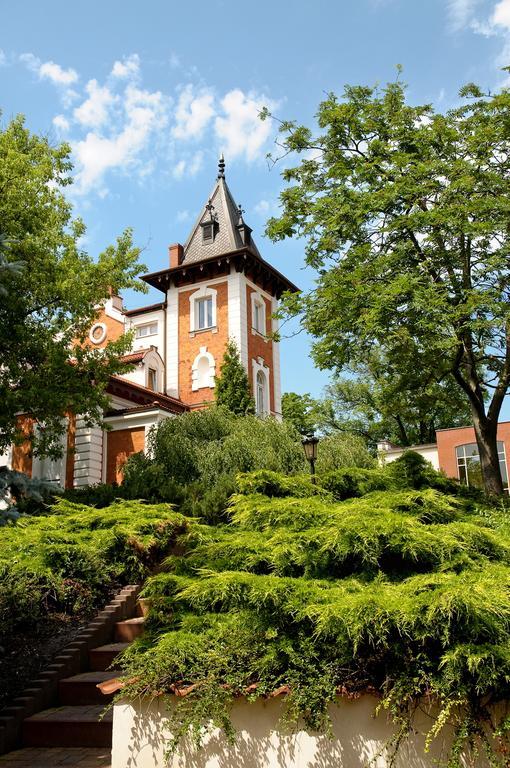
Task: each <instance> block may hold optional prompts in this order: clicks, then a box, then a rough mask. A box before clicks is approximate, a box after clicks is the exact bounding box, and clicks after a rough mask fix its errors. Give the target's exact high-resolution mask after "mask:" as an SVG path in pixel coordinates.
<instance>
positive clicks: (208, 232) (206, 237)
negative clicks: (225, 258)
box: [202, 222, 214, 243]
mask: <svg viewBox="0 0 510 768" xmlns="http://www.w3.org/2000/svg"><path fill="white" fill-rule="evenodd" d="M213 239H214V224H213V222H211V223H207V224H202V241H203V242H204V243H210V242H212V240H213Z"/></svg>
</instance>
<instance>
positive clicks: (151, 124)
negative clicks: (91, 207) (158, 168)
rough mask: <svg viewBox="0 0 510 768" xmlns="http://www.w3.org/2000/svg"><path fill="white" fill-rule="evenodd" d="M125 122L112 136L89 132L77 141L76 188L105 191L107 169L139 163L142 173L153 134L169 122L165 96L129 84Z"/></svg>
mask: <svg viewBox="0 0 510 768" xmlns="http://www.w3.org/2000/svg"><path fill="white" fill-rule="evenodd" d="M123 106H124V112H123V124H122V125H121V127H120V128H119V129H118V130H117V131H115V130H114V131H113V132H112V134H111V135H110V136H104V135H102V134H101V133H99V132H93V131H91V132H89V133H87V135H86V137H85V138H84V139H83V140H81V141H77V142H74V144H73V149H74V154H75V157H76V159H77V166H78V174H77V178H76V181H77V184H76V189H77V191H78V193H81V194H83V193H86V192H88V191H89V190H90V189H92V188H96V189H99V190H104V186H105V185H104V176H105V174H106V172H107V171H108V170H113V169H117V170H121V171H127V170H128V169H132V168H134V167H135V168H136V166H137V165H139V168H140V170H141V172H142V173H143V164H142V161H141V158H140V155H141V153H142V152H143V150H144V149H146V148H147V146H148V144H149V140H150V138H151V136H152V135H153V134H154V133H156V132H157V131H158V130H160V129H161V128H162V127H164V126H165V125H166V112H165V103H164V98H163V95H162V94H161V93H160V92H159V91H154V92H150V91H144V90H141V89H139V88H137V87H135V86H134V85H128V86H127V87H126V89H125V92H124V102H123Z"/></svg>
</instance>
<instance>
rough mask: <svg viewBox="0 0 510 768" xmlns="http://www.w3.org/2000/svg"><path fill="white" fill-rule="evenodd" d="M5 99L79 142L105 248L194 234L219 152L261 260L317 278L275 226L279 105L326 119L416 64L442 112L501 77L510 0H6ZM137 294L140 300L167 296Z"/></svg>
mask: <svg viewBox="0 0 510 768" xmlns="http://www.w3.org/2000/svg"><path fill="white" fill-rule="evenodd" d="M0 10H1V11H2V13H1V19H2V22H1V25H0V109H1V110H2V112H3V121H4V122H5V121H6V120H8V119H9V118H10V117H12V116H13V115H15V114H17V113H19V112H21V113H23V114H25V115H26V119H27V124H28V126H29V128H30V129H31V130H33V131H36V132H39V133H44V134H47V135H48V136H49V137H50V138H51V139H52V140H53V141H55V142H57V141H59V140H61V139H65V140H67V141H69V142H70V143H71V145H72V147H73V157H74V162H75V175H76V180H75V184H74V185H73V188H72V190H71V192H70V194H71V196H72V199H73V202H74V204H75V207H76V213H77V214H79V215H81V216H82V217H83V218H84V220H85V222H86V224H87V227H88V231H87V236H86V239H85V241H84V247H85V248H86V250H88V251H89V252H90V253H91V254H96V253H98V252H99V251H101V250H102V249H103V248H104V247H105V246H106V245H107V244H108V243H110V242H112V241H113V240H114V238H115V236H116V235H117V234H118V233H120V232H121V231H122V230H123V229H124V228H125V227H126V226H131V227H133V229H134V238H135V241H136V243H137V244H139V245H141V246H142V247H144V253H143V260H144V261H145V263H146V264H147V265H148V267H149V269H150V270H154V269H161V268H163V267H164V266H166V264H167V259H168V257H167V246H168V245H169V244H170V243H174V242H184V240H185V239H186V236H187V234H188V230H189V227H190V226H191V223H192V220H193V218H194V217H195V216H196V214H197V213H198V211H199V209H200V207H201V206H202V205H203V203H204V202H205V200H206V197H207V194H208V192H209V190H210V187H211V186H212V184H213V182H214V179H215V174H216V163H217V157H218V155H219V152H220V151H223V152H224V153H225V158H226V163H227V168H226V176H227V181H228V183H229V185H230V188H231V190H232V192H233V194H234V197H235V198H236V200H237V201H238V202H241V203H242V205H243V208H244V209H245V211H246V214H245V218H246V220H247V221H248V223H249V224H250V225H251V226H252V227H253V230H254V236H255V237H256V239H257V242H258V245H259V248H260V250H261V252H262V254H263V255H264V257H265V258H266V259H267V260H268V261H270V262H271V263H272V264H274V266H276V267H277V268H278V269H279V270H281V271H282V272H284V273H285V274H286V275H287V276H288V277H289V278H290V279H291V280H293V281H294V282H295V283H297V284H298V285H299V286H301V287H303V288H306V287H309V286H310V285H311V284H312V281H313V273H312V272H311V271H309V270H304V269H303V247H302V243H300V242H298V241H294V242H286V243H283V244H282V243H280V244H276V245H273V244H271V243H270V242H269V241H268V240H267V239H265V238H264V237H263V230H264V224H265V221H266V220H267V218H268V216H269V215H271V214H272V213H274V212H277V210H278V208H277V204H278V194H279V191H280V190H281V188H282V182H281V180H280V173H279V169H278V166H276V167H275V168H272V169H269V168H268V164H267V161H266V159H265V155H266V153H267V152H268V151H270V150H271V149H272V148H274V147H273V142H274V131H273V126H272V124H271V122H265V123H261V122H260V121H259V120H258V118H257V113H258V110H259V109H260V107H261V106H263V105H266V106H269V107H270V108H271V109H272V110H273V111H274V113H275V114H277V115H278V116H279V117H282V118H291V119H296V120H298V121H303V122H305V123H308V124H312V123H313V117H314V114H315V111H316V108H317V104H318V103H319V101H320V100H321V98H322V97H323V95H324V93H325V92H328V91H336V92H340V91H341V89H342V87H343V85H344V84H345V83H351V84H354V83H363V84H372V83H374V82H377V81H378V82H385V81H387V80H389V79H391V78H392V77H393V76H394V73H395V67H396V65H397V64H401V65H402V66H403V67H404V78H405V79H406V81H407V82H408V83H409V97H410V99H411V100H412V101H413V102H415V103H418V102H432V103H434V104H435V106H436V108H437V109H440V110H442V109H447V108H448V107H449V106H452V105H453V104H455V103H456V99H457V96H456V94H457V91H458V89H459V87H460V86H461V85H462V84H463V83H465V82H468V81H476V82H478V83H479V84H481V85H482V86H485V87H490V88H496V87H497V86H498V85H501V84H502V82H504V80H505V78H506V75H505V74H504V73H502V72H501V67H502V66H503V65H505V64H509V63H510V0H499V1H498V2H496V1H495V0H426V1H425V2H424V0H356V1H354V0H351V1H348V0H315V2H313V3H312V2H304V0H294V2H292V3H290V2H282V1H280V2H278V1H277V0H273V2H268V1H267V0H259V2H257V3H256V4H251V3H250V4H247V3H241V2H239V0H238V2H232V0H208V2H202V0H195V2H193V3H191V2H188V3H184V2H179V3H177V2H172V0H146V2H145V3H143V4H142V3H139V2H134V0H123V1H122V2H120V1H119V0H106V1H105V0H102V2H97V0H88V1H87V2H86V3H85V2H80V3H70V2H66V3H64V2H62V1H61V0H60V1H59V2H57V1H56V0H45V2H40V0H25V1H24V2H23V3H13V2H12V0H0ZM159 297H160V295H158V294H157V292H155V293H154V295H150V296H149V297H148V298H145V297H143V296H140V295H138V296H136V295H134V296H133V295H127V296H126V297H125V300H126V304H127V305H128V306H129V307H132V306H136V305H139V304H142V303H146V302H147V301H151V300H158V299H159ZM309 350H310V340H309V339H307V338H306V337H305V336H304V335H302V334H300V335H297V336H294V337H293V338H289V339H287V340H284V342H283V344H282V385H283V391H288V390H293V391H297V392H311V393H312V394H315V395H318V394H320V392H321V390H322V388H323V386H324V385H325V384H326V383H327V381H328V375H327V373H325V372H320V371H317V370H315V368H314V366H313V363H312V360H311V359H310V355H309Z"/></svg>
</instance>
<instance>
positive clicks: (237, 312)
mask: <svg viewBox="0 0 510 768" xmlns="http://www.w3.org/2000/svg"><path fill="white" fill-rule="evenodd" d="M141 279H142V280H144V281H145V282H146V283H148V284H149V285H150V286H152V287H153V288H156V289H157V290H158V291H160V292H161V294H162V295H161V300H160V301H159V302H158V303H155V304H151V305H149V306H144V307H139V308H137V309H128V310H126V309H124V307H123V304H122V299H121V298H120V297H119V296H111V297H110V299H109V300H108V301H107V302H106V303H105V305H104V307H102V309H101V311H100V314H99V316H98V318H97V320H96V321H95V323H94V324H93V325H92V327H91V329H90V333H89V340H88V343H90V344H91V345H93V346H94V347H96V348H101V347H104V346H105V345H106V344H107V343H108V342H109V341H113V340H115V339H117V338H119V336H121V335H122V334H123V333H125V332H126V331H134V342H133V346H132V350H131V352H130V354H129V355H127V356H126V358H125V360H126V361H128V362H129V363H131V364H132V365H133V368H132V370H131V372H129V373H126V374H124V375H122V376H112V377H111V379H110V382H109V385H108V388H107V392H108V394H109V395H110V409H109V410H108V411H107V412H106V413H105V416H104V421H105V423H106V424H107V425H108V427H109V429H108V430H104V429H102V428H100V427H90V426H87V424H86V423H85V421H84V420H83V419H82V418H80V416H79V415H78V416H74V415H71V416H70V417H69V419H68V421H69V427H68V430H67V435H66V437H65V444H64V445H63V449H64V450H63V456H62V459H59V460H57V461H51V460H49V459H45V460H39V459H37V458H35V457H32V456H31V453H30V445H29V443H28V442H27V443H26V444H25V445H22V446H16V447H13V448H12V449H11V450H10V451H9V452H8V453H7V454H6V455H4V457H3V458H1V457H0V460H1V462H2V463H3V464H8V465H9V466H12V468H14V469H18V470H20V471H23V472H26V473H27V474H28V475H30V476H32V477H49V478H50V479H51V480H53V481H54V482H55V483H58V484H60V485H61V486H63V487H66V488H69V487H74V486H82V485H90V484H94V483H99V482H112V481H120V480H121V479H122V466H123V464H124V463H125V462H126V460H127V458H128V457H129V456H130V455H131V454H132V453H135V452H138V451H142V450H144V449H145V447H146V445H147V435H148V432H149V430H150V429H151V428H152V427H153V426H154V425H156V424H158V423H159V422H160V421H162V420H164V419H166V418H168V417H170V416H177V415H179V414H180V413H183V412H184V411H187V410H192V409H196V408H203V407H204V406H205V405H207V404H208V403H210V402H211V401H212V400H213V399H214V383H215V377H216V376H217V375H218V374H219V371H220V366H221V362H222V359H223V355H224V351H225V347H226V344H227V342H228V340H229V339H233V340H234V341H235V342H236V344H237V347H238V349H239V353H240V357H241V361H242V363H243V365H244V368H245V369H246V372H247V374H248V378H249V381H250V386H251V390H252V394H253V397H254V400H255V404H256V412H257V414H258V415H260V416H266V415H271V416H274V417H276V418H280V417H281V389H280V351H279V344H278V342H277V341H275V340H274V338H273V335H272V334H273V332H274V331H275V330H276V321H275V319H274V314H275V312H276V310H277V308H278V300H279V298H280V296H281V294H282V292H283V291H297V288H296V286H294V285H293V284H292V283H291V282H290V281H289V280H288V279H287V278H286V277H285V276H284V275H282V274H281V273H280V272H278V270H276V269H275V268H274V267H272V266H271V265H270V264H269V263H268V262H267V261H265V260H264V259H263V258H262V256H261V255H260V252H259V250H258V248H257V245H256V243H255V241H254V239H253V237H252V230H251V228H250V227H249V226H248V224H247V223H246V222H245V220H244V211H243V210H242V208H241V206H240V205H237V204H236V203H235V201H234V198H233V197H232V194H231V192H230V190H229V188H228V185H227V182H226V180H225V163H224V161H223V158H221V159H220V161H219V164H218V176H217V179H216V181H215V184H214V186H213V189H212V190H211V193H210V195H209V196H208V198H207V200H206V202H205V204H204V206H203V207H202V209H201V211H200V213H199V215H198V217H197V219H196V221H195V224H194V225H193V228H192V229H191V232H190V233H189V237H188V239H187V240H186V243H185V244H184V245H181V244H180V243H177V244H175V245H171V246H170V247H169V260H168V263H167V264H166V265H164V266H163V267H162V269H160V270H158V271H157V272H152V273H151V274H147V275H143V276H142V278H141ZM25 425H26V429H27V431H29V430H30V429H31V428H33V427H32V423H31V421H30V419H29V417H25Z"/></svg>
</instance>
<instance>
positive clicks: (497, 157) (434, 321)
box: [267, 78, 510, 494]
mask: <svg viewBox="0 0 510 768" xmlns="http://www.w3.org/2000/svg"><path fill="white" fill-rule="evenodd" d="M461 94H462V96H463V97H465V98H468V101H467V102H466V103H465V104H462V105H461V106H460V107H458V108H456V109H453V110H450V111H449V112H447V113H446V114H439V113H435V112H434V110H433V108H432V107H431V106H430V105H419V106H415V105H413V104H410V103H409V102H408V101H407V99H406V88H405V85H404V84H403V83H402V82H401V81H400V79H398V78H397V80H396V82H392V83H389V84H387V85H386V87H384V88H378V87H366V86H346V87H345V88H344V91H343V94H342V96H341V97H337V96H336V95H335V94H329V95H328V96H327V97H326V98H325V99H324V101H323V102H322V103H321V104H320V105H319V108H318V113H317V124H318V132H317V134H318V135H313V134H312V131H311V130H310V129H308V128H305V127H304V126H296V125H295V124H294V123H291V122H289V121H284V122H283V123H282V124H281V132H282V136H281V141H280V142H279V144H280V146H282V152H283V155H284V156H285V157H288V155H289V153H293V152H297V153H303V156H302V157H303V159H301V158H299V159H301V162H299V159H298V160H297V164H296V165H295V166H294V167H287V166H286V167H285V169H284V170H283V172H282V175H283V178H284V179H285V181H286V182H287V187H286V188H285V189H284V191H283V192H282V193H281V203H282V215H281V216H280V217H279V218H277V219H271V220H270V221H269V223H268V227H267V230H268V234H269V236H270V237H271V238H273V239H274V240H279V239H283V238H286V237H293V236H296V235H297V236H300V237H302V238H303V239H304V240H305V241H306V261H307V264H308V265H309V266H311V267H313V268H315V269H316V270H317V271H318V277H317V281H316V287H314V289H313V290H312V291H311V292H310V293H309V294H293V295H289V296H288V297H287V300H286V309H287V312H288V313H290V314H296V313H299V312H303V315H304V316H303V326H304V328H305V329H306V330H307V331H308V332H309V333H310V334H311V335H312V336H314V337H315V339H316V343H315V345H314V350H313V355H314V359H315V361H316V362H317V364H318V365H319V366H321V367H323V368H327V369H333V370H335V371H336V372H339V373H341V372H344V371H349V370H353V369H354V371H356V369H357V367H358V366H363V365H364V364H366V361H367V360H368V361H370V360H372V359H373V357H374V355H375V356H376V357H377V356H379V355H381V356H382V359H383V360H384V362H385V368H386V379H385V387H388V388H389V391H388V393H387V395H386V394H385V395H384V400H385V404H388V405H390V411H391V410H392V409H393V411H395V410H396V409H395V407H393V408H392V406H391V401H392V400H393V401H394V406H395V405H396V406H398V407H399V408H400V406H402V407H404V406H406V404H407V405H409V404H411V405H412V404H413V403H414V404H415V406H416V404H417V403H418V402H419V401H421V400H422V399H423V398H422V395H425V398H424V399H423V402H425V401H426V399H427V398H426V396H427V390H428V389H429V388H430V387H432V390H431V391H432V393H433V395H434V397H435V394H434V392H436V393H439V392H440V390H441V388H442V387H443V382H446V381H447V380H448V379H449V381H450V384H448V385H446V386H450V385H453V386H454V387H457V388H458V390H459V392H460V395H461V397H462V398H464V401H465V403H466V405H467V406H469V408H470V409H471V411H472V417H473V420H474V426H475V430H476V436H477V442H478V446H479V451H480V457H481V465H482V470H483V474H484V483H485V487H486V490H487V492H488V493H491V494H501V493H502V484H501V477H500V473H499V465H498V461H497V447H496V430H497V422H498V417H499V414H500V411H501V406H502V403H503V400H504V397H505V394H506V392H507V389H508V385H509V382H510V375H509V363H508V360H509V345H510V337H509V335H508V332H507V328H508V323H509V319H510V304H509V302H508V285H509V280H510V269H509V261H508V251H509V247H510V234H509V230H508V217H509V213H510V203H509V200H510V156H509V155H508V154H507V153H506V147H507V144H508V138H509V128H508V111H509V108H510V91H509V90H508V89H502V90H501V91H500V92H496V93H490V94H487V95H484V94H482V92H481V91H480V89H479V88H477V87H475V86H473V85H469V86H467V87H466V88H464V89H463V91H462V92H461ZM311 148H313V157H311V156H310V152H309V150H310V149H311ZM408 384H410V385H411V393H412V396H411V398H408V397H407V396H406V392H407V385H408ZM394 385H396V386H397V389H396V390H395V391H394V392H392V387H393V386H394ZM399 387H402V389H401V390H399ZM416 387H417V389H416ZM419 411H420V413H421V415H422V416H424V417H427V413H426V410H424V408H423V407H420V409H419ZM415 414H416V409H415Z"/></svg>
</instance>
